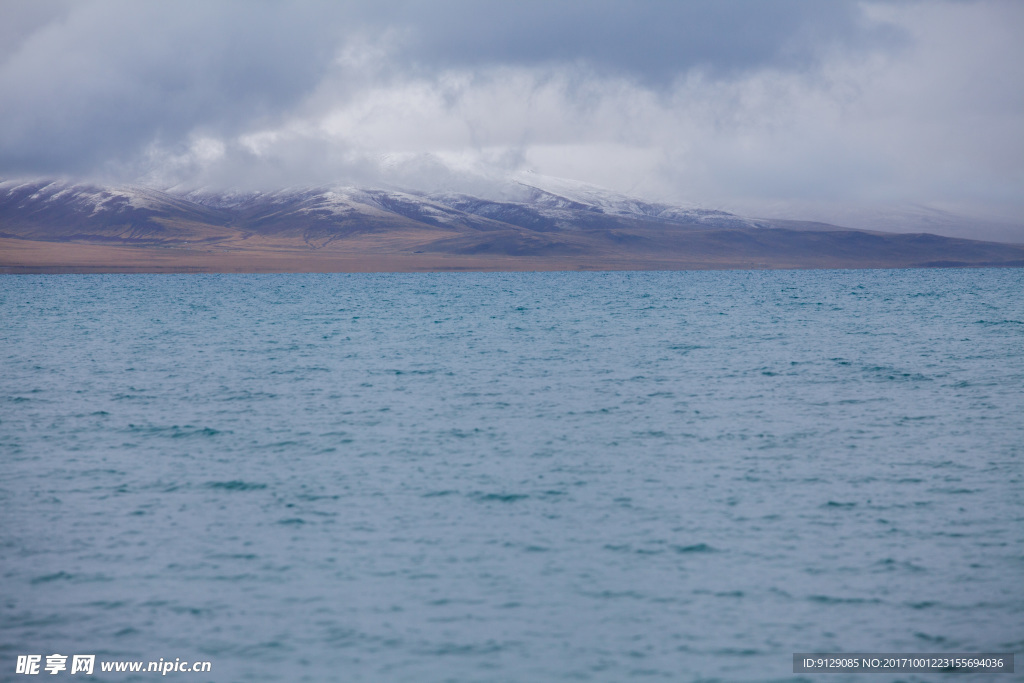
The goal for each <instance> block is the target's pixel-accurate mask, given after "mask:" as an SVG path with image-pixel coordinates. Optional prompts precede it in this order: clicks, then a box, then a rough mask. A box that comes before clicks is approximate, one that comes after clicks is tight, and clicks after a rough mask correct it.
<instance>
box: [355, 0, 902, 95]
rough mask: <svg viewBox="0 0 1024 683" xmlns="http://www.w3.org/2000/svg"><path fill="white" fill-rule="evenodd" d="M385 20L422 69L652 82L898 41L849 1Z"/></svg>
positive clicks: (410, 14)
mask: <svg viewBox="0 0 1024 683" xmlns="http://www.w3.org/2000/svg"><path fill="white" fill-rule="evenodd" d="M389 18H390V21H391V22H392V23H394V24H396V25H399V26H409V27H411V28H412V33H411V39H410V41H409V43H408V45H407V46H405V50H404V55H405V56H406V57H407V58H408V59H409V60H410V61H411V62H412V63H418V64H423V65H426V66H428V67H436V66H466V65H481V64H526V65H532V64H541V63H546V62H576V61H582V62H586V63H588V64H590V65H592V66H594V67H597V68H599V69H606V70H610V71H612V72H617V73H621V74H626V75H629V76H630V77H633V78H637V79H639V80H641V81H644V82H646V83H655V84H656V83H663V82H666V81H671V80H672V79H673V78H674V77H676V76H678V75H679V74H680V73H683V72H685V71H687V70H688V69H691V68H694V67H702V68H706V69H709V70H712V71H734V70H737V69H745V68H761V67H765V66H783V67H786V68H801V67H803V66H805V65H806V64H807V63H808V62H812V61H814V60H815V59H817V58H818V57H820V56H821V53H822V51H823V50H828V49H835V48H840V47H841V48H857V47H867V46H877V45H881V44H895V43H898V42H899V40H900V38H901V35H900V33H899V32H898V31H894V30H892V29H891V28H887V27H884V26H879V25H872V24H869V23H867V22H865V21H863V18H862V16H861V10H860V8H859V6H858V3H856V2H852V1H849V0H829V1H827V2H822V1H821V0H774V1H772V2H765V1H764V0H731V1H727V2H723V1H722V0H696V1H688V2H681V1H679V0H646V1H638V2H623V1H621V0H566V1H562V2H552V1H550V0H521V1H520V2H474V1H472V0H440V1H435V2H408V3H404V4H402V5H401V11H400V12H397V13H395V14H390V15H389ZM368 19H371V20H375V21H377V22H380V21H381V19H382V18H381V17H368Z"/></svg>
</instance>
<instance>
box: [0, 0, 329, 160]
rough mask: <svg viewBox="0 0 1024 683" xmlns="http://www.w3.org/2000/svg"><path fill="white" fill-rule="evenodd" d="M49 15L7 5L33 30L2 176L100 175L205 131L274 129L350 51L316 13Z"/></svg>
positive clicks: (167, 6) (7, 111)
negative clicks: (268, 125) (269, 122)
mask: <svg viewBox="0 0 1024 683" xmlns="http://www.w3.org/2000/svg"><path fill="white" fill-rule="evenodd" d="M41 4H43V5H45V4H46V3H41ZM38 5H39V4H38V3H31V4H29V3H17V2H15V3H8V4H4V5H0V24H4V25H7V26H10V25H18V24H20V25H22V26H24V27H25V28H28V29H29V30H28V31H26V34H22V35H21V36H20V40H19V41H18V44H17V45H16V46H15V47H14V48H13V49H5V50H4V61H3V62H2V64H0V93H2V99H0V172H5V173H11V172H40V173H44V172H51V173H52V172H70V173H75V172H83V171H89V170H94V169H96V168H97V167H98V166H101V165H103V164H104V163H105V162H111V161H113V162H117V161H123V160H124V158H125V157H126V156H128V155H132V154H137V153H138V152H139V151H140V149H142V148H144V147H145V146H146V145H147V144H148V143H151V142H153V141H164V142H171V143H173V142H174V141H175V140H177V139H179V138H181V137H182V136H183V135H185V134H186V133H188V132H189V131H191V130H193V129H195V128H196V127H204V128H207V129H209V130H210V131H211V132H224V131H230V130H231V129H234V128H239V127H243V126H246V125H250V124H251V123H252V122H254V121H259V120H261V119H264V118H268V117H272V116H274V115H275V114H277V113H279V112H281V111H283V110H285V109H287V108H288V107H289V106H291V105H293V104H294V103H295V101H296V100H297V99H298V98H300V97H302V96H303V95H304V94H305V93H307V92H308V91H309V90H310V89H311V88H312V87H314V86H315V85H316V83H317V82H318V81H319V80H320V78H322V76H323V73H324V72H325V70H326V69H327V67H328V66H329V64H330V60H331V58H332V56H333V54H334V49H335V46H336V44H337V42H338V40H339V39H340V32H339V31H338V29H337V27H336V25H335V22H333V21H328V22H326V23H325V22H322V21H320V15H321V14H322V12H321V11H320V10H321V9H322V8H320V7H314V6H309V5H299V6H294V7H293V6H285V5H283V4H271V3H261V2H231V3H228V2H210V3H200V2H160V3H156V2H102V3H92V2H82V3H78V4H74V5H71V6H68V5H60V6H54V7H53V10H54V11H53V13H52V14H51V15H49V16H48V15H46V14H45V13H41V12H40V11H39V6H38ZM41 19H49V21H40V20H41Z"/></svg>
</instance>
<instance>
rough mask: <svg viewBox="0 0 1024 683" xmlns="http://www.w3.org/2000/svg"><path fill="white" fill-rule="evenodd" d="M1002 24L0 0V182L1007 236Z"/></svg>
mask: <svg viewBox="0 0 1024 683" xmlns="http://www.w3.org/2000/svg"><path fill="white" fill-rule="evenodd" d="M1022 32H1024V3H1022V2H1019V1H1017V0H963V1H960V0H927V1H925V0H907V1H904V2H900V1H896V0H863V1H854V0H518V1H517V2H503V1H499V0H493V1H485V0H429V1H428V0H387V1H376V2H368V1H367V0H338V1H327V0H323V1H315V2H314V1H312V0H311V1H307V2H289V3H285V2H269V1H261V0H248V1H242V0H222V1H205V0H204V1H203V2H200V1H198V0H174V1H172V0H160V1H157V0H133V1H126V0H78V1H71V0H0V176H8V177H9V176H16V175H26V174H39V175H50V174H60V175H72V176H89V177H93V178H94V179H97V180H120V181H128V182H142V183H150V184H154V185H160V186H164V187H166V186H171V185H176V184H185V185H190V184H191V185H196V184H211V185H221V186H225V185H226V186H253V187H255V186H259V187H272V186H280V185H292V184H297V183H334V182H351V183H357V184H361V183H376V182H395V183H408V184H410V185H416V184H417V183H424V184H427V185H430V184H431V183H437V182H439V179H441V180H444V179H445V178H456V179H457V178H470V177H474V178H475V177H483V178H487V179H491V178H497V177H502V176H503V174H504V175H505V176H507V174H509V173H518V172H521V171H524V170H533V171H536V172H537V173H542V174H546V175H551V176H560V177H567V178H575V179H579V180H584V181H587V182H592V183H596V184H600V185H606V186H609V187H611V188H613V189H617V190H620V191H625V192H633V191H641V190H642V191H643V192H644V193H648V194H649V195H657V196H660V197H661V198H665V199H691V200H693V201H696V202H699V203H702V204H712V205H717V206H721V207H722V208H735V209H738V210H745V211H748V212H750V213H757V212H761V211H764V210H767V209H768V208H770V207H771V206H773V205H776V204H778V203H779V202H781V203H782V204H779V205H780V206H781V205H785V206H788V207H799V206H811V205H813V206H814V207H818V209H820V211H819V213H817V214H815V216H816V217H818V218H824V219H828V216H829V215H836V210H837V207H840V206H846V207H851V206H854V207H855V206H862V205H865V206H866V205H872V204H878V205H881V204H883V203H885V204H899V203H921V204H928V205H931V206H941V207H943V208H945V209H948V210H950V211H961V210H963V211H969V212H972V213H973V214H974V215H978V214H986V215H991V216H992V217H993V218H998V219H999V220H1004V219H1007V220H1012V221H1015V222H1016V221H1019V220H1020V216H1021V215H1022V214H1021V212H1022V211H1024V196H1022V192H1021V185H1020V178H1022V177H1024V168H1022V164H1024V161H1022V160H1024V133H1022V130H1024V129H1022V127H1021V125H1020V112H1021V111H1022V110H1024V72H1022V71H1021V70H1020V69H1019V67H1018V66H1017V65H1018V64H1020V63H1024V34H1022ZM449 171H451V173H449ZM444 182H445V183H447V182H448V180H444ZM452 182H453V183H454V180H453V181H452ZM459 182H462V181H461V180H460V181H459ZM488 182H489V181H488ZM431 186H433V185H431ZM816 210H817V209H816ZM786 212H787V214H788V215H795V214H792V213H791V212H790V209H788V208H787V209H786Z"/></svg>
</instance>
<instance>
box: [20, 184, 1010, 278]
mask: <svg viewBox="0 0 1024 683" xmlns="http://www.w3.org/2000/svg"><path fill="white" fill-rule="evenodd" d="M0 238H3V239H4V240H5V241H4V244H3V245H0V268H2V267H8V266H9V267H10V268H15V269H17V268H22V267H24V268H28V269H31V267H33V266H32V263H35V262H36V261H40V263H38V264H37V265H38V266H39V267H43V266H45V265H46V264H45V263H43V262H45V261H46V259H47V258H49V257H47V256H46V254H47V253H51V254H56V253H57V251H55V250H54V248H50V252H47V249H46V248H45V247H44V246H36V247H32V248H31V249H28V247H27V246H26V245H23V244H22V243H21V242H19V240H20V241H24V242H33V243H40V244H67V245H90V244H91V245H109V246H112V247H113V246H118V247H135V248H138V249H143V248H147V249H163V250H164V251H163V252H159V254H160V255H161V258H162V259H163V260H164V261H167V259H170V260H171V261H173V260H174V259H173V258H172V257H175V258H177V257H176V256H175V254H178V255H179V256H180V258H181V259H186V256H188V255H181V254H180V253H179V252H181V250H188V251H190V252H196V250H203V249H205V250H207V251H208V252H209V253H211V254H221V255H222V256H219V257H218V258H220V259H221V261H222V262H223V263H227V262H229V261H231V259H233V258H234V259H235V260H238V259H240V258H242V255H244V254H250V255H251V254H256V253H259V254H260V257H259V258H260V259H262V261H261V263H271V262H272V261H273V258H272V257H273V254H284V253H287V254H289V259H293V260H291V261H289V263H293V264H298V265H292V266H289V269H300V270H301V268H302V266H301V255H302V254H303V253H306V254H308V253H309V252H311V251H315V252H321V256H319V257H317V258H316V259H313V260H308V263H310V264H312V263H314V261H315V262H316V263H317V264H319V265H318V266H317V269H330V268H331V265H330V264H331V263H332V261H331V260H330V259H331V258H346V259H354V258H358V257H359V256H360V255H373V257H374V258H377V259H381V258H385V256H387V255H389V254H390V255H394V256H396V257H397V256H401V258H402V259H406V260H408V262H409V263H415V262H416V259H415V258H413V255H424V256H420V257H418V258H419V259H420V260H421V261H423V260H424V259H427V256H425V255H428V254H434V255H437V256H443V257H444V258H446V259H449V260H450V262H451V263H453V264H455V263H456V262H459V259H462V261H463V262H465V263H470V262H472V263H473V264H475V265H473V266H466V267H473V268H485V269H486V267H487V263H489V262H493V263H495V264H496V263H498V262H497V261H495V260H494V259H501V264H502V267H506V268H508V267H511V268H514V267H519V266H516V264H517V263H519V264H521V265H522V267H527V263H531V264H532V263H536V264H540V265H539V266H537V267H547V266H545V265H544V264H545V263H548V261H549V262H550V264H549V265H551V267H566V268H574V267H587V268H602V267H617V268H618V267H638V268H643V267H659V268H675V267H679V268H689V267H870V266H884V267H894V266H936V265H961V266H962V265H1024V248H1022V247H1020V246H1012V245H1000V244H995V243H988V242H976V241H972V240H962V239H953V238H947V237H938V236H935V235H925V234H909V235H908V234H902V235H898V234H889V233H881V232H866V231H857V230H849V229H845V228H841V227H838V226H834V225H828V224H823V223H807V222H800V221H785V220H758V219H750V218H745V217H742V216H737V215H735V214H730V213H727V212H724V211H714V210H707V209H701V208H698V207H693V206H673V205H669V204H661V203H656V202H648V201H644V200H640V199H637V198H634V197H629V196H626V195H621V194H618V193H614V192H609V191H605V190H601V189H600V188H595V187H593V186H589V185H585V184H582V183H575V182H573V181H566V180H560V179H553V178H543V177H539V176H525V177H521V178H517V179H516V180H515V182H514V183H513V184H512V185H511V186H510V188H509V191H508V192H507V193H506V195H505V196H502V197H501V198H497V199H496V198H494V197H489V198H483V197H475V196H471V195H466V194H457V193H433V194H428V193H421V192H415V191H406V190H397V189H367V188H353V187H317V188H292V189H282V190H277V191H273V192H238V191H229V192H223V191H210V190H191V191H187V192H170V191H160V190H154V189H149V188H138V187H100V186H96V185H90V184H76V183H72V182H68V181H63V180H49V179H37V180H30V181H19V180H7V181H2V182H0ZM168 249H171V250H178V251H175V252H169V251H166V250H168ZM2 250H6V251H7V252H11V253H13V251H18V252H19V253H20V254H22V256H19V257H18V258H29V257H27V256H24V254H27V253H28V251H31V252H32V253H33V254H36V256H33V257H32V259H36V261H32V262H31V263H29V262H28V261H26V262H25V263H21V262H20V261H19V262H18V263H19V264H21V265H18V264H15V263H14V261H16V260H17V259H15V258H14V257H10V258H5V256H6V255H5V254H4V252H3V251H2ZM79 251H81V252H82V253H85V252H84V251H83V250H79ZM90 253H93V252H90ZM111 253H112V254H113V252H111ZM147 253H150V252H147ZM153 253H157V252H153ZM60 254H61V256H60V259H58V260H60V262H61V263H65V264H66V263H69V262H73V261H74V259H75V256H74V254H75V250H74V249H68V248H64V249H62V250H60ZM131 254H136V255H138V258H142V252H141V251H136V252H131V251H129V252H124V251H123V250H120V251H117V252H116V258H115V257H114V256H111V258H112V259H114V261H113V262H112V263H111V264H109V267H110V268H111V269H113V270H117V269H118V268H120V267H121V266H120V265H118V264H120V263H121V262H122V261H124V260H125V259H128V260H129V261H131V259H132V258H134V257H132V256H131ZM232 254H233V255H234V256H232ZM332 255H333V256H332ZM194 256H195V253H192V254H191V256H188V257H189V258H192V257H194ZM53 258H56V256H54V257H53ZM147 258H148V257H147ZM32 259H29V261H31V260H32ZM294 259H299V260H298V261H295V260H294ZM409 259H411V260H409ZM453 259H454V260H453ZM488 259H490V261H488ZM510 259H511V260H510ZM517 259H518V260H517ZM538 259H539V260H538ZM545 259H547V260H548V261H544V260H545ZM186 260H187V259H186ZM207 261H209V264H208V265H206V266H204V268H208V269H213V270H216V269H218V268H219V266H217V263H218V262H217V261H216V259H213V260H210V259H207ZM168 263H170V261H168ZM204 263H206V261H204ZM403 263H405V261H403ZM445 263H448V261H445ZM5 264H6V265H5ZM129 265H131V264H129ZM54 267H57V266H56V265H55V266H54ZM125 267H126V268H127V267H128V266H125ZM134 267H135V266H132V268H134ZM167 267H168V268H171V269H173V266H167ZM338 267H339V268H340V267H341V266H338ZM403 267H404V266H403ZM439 267H440V266H439ZM445 267H448V266H445ZM450 267H452V268H456V267H462V266H456V265H452V266H450ZM225 268H227V267H226V266H225ZM232 268H233V269H238V268H241V269H244V266H238V268H235V267H234V266H232ZM384 268H385V269H387V268H386V267H384ZM267 269H271V270H272V269H273V267H272V266H267Z"/></svg>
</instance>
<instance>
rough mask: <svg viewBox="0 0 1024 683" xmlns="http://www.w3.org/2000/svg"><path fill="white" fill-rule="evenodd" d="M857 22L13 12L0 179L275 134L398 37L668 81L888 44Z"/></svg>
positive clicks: (651, 12) (561, 14)
mask: <svg viewBox="0 0 1024 683" xmlns="http://www.w3.org/2000/svg"><path fill="white" fill-rule="evenodd" d="M857 15H858V10H857V8H856V6H855V5H854V3H851V2H839V1H836V2H827V3H822V2H818V1H817V0H781V1H777V2H771V3H765V2H758V1H754V0H746V1H743V0H739V1H736V2H719V1H717V0H702V1H697V2H679V1H676V0H660V1H649V2H624V1H621V0H620V1H613V0H586V1H583V0H571V1H565V2H550V1H537V0H530V1H527V2H515V3H512V2H476V1H470V0H440V1H432V2H402V1H397V2H379V3H366V2H349V3H330V2H323V3H310V2H306V3H287V4H286V3H270V2H138V1H136V2H88V1H85V2H79V3H67V2H17V1H14V2H7V3H4V4H3V5H0V26H3V27H5V28H4V29H2V31H3V33H0V36H2V37H3V49H2V51H0V59H2V62H0V93H2V94H3V97H2V99H0V173H5V174H10V173H26V172H31V173H55V172H56V173H61V172H63V173H81V172H88V171H95V170H97V169H100V168H101V167H103V166H104V165H105V164H106V165H109V164H111V163H124V162H126V161H128V160H129V159H130V158H131V157H133V156H136V155H138V154H140V153H141V152H142V151H143V150H144V149H145V148H146V146H147V145H149V144H151V143H156V144H160V145H163V146H173V145H175V144H177V143H181V144H184V142H183V141H184V138H185V136H187V135H188V134H190V133H193V132H195V131H197V130H200V131H202V132H204V133H205V134H213V135H229V134H231V133H233V132H237V131H241V130H244V129H246V128H249V127H253V126H259V125H266V124H267V123H268V122H271V121H273V119H274V117H275V116H277V115H279V114H281V113H282V112H286V111H288V110H289V109H290V108H291V107H293V106H294V105H295V104H296V103H297V102H298V101H299V100H301V98H302V97H304V96H305V95H307V94H308V93H309V92H310V91H311V90H312V89H313V88H314V87H315V86H316V85H317V84H318V83H319V82H320V81H321V79H322V78H323V77H324V75H325V73H326V72H327V71H328V70H329V68H330V67H331V63H332V59H333V58H334V57H335V55H336V53H337V51H338V50H340V49H343V48H344V46H345V44H346V42H347V41H351V40H353V39H354V38H358V39H361V40H364V41H370V42H373V41H374V40H375V39H377V38H379V37H380V36H385V35H391V36H392V37H393V38H392V48H393V49H392V50H391V53H390V55H389V57H388V58H389V59H390V60H392V61H391V63H390V64H389V65H387V66H388V67H389V68H390V69H392V71H396V70H397V71H400V72H409V71H412V72H413V73H420V74H423V73H424V72H426V73H430V72H433V71H434V70H436V69H441V68H448V67H475V66H480V65H488V64H501V65H513V66H515V65H534V64H538V63H557V62H572V63H585V64H588V65H591V66H593V67H594V68H597V69H600V70H605V71H610V72H613V73H620V74H625V75H628V76H629V77H631V78H635V79H637V80H639V81H642V82H646V83H656V82H661V83H664V82H667V81H669V80H671V79H672V78H673V77H675V76H677V75H679V74H681V73H684V72H685V71H686V70H687V69H689V68H691V67H694V66H702V67H707V68H711V69H716V70H735V69H742V68H750V67H758V66H764V65H765V64H783V65H787V66H794V65H799V64H800V63H802V62H804V61H806V60H808V59H811V58H813V57H814V55H815V54H816V52H817V51H819V50H820V49H821V48H822V46H829V45H832V46H834V45H855V44H859V43H864V42H865V41H872V40H878V39H879V37H880V36H879V32H878V30H877V29H871V30H869V29H867V28H865V27H864V25H863V22H860V21H859V20H858V16H857ZM394 36H397V38H394ZM373 66H374V68H375V69H378V70H380V69H381V68H382V67H383V66H385V65H382V64H376V65H373Z"/></svg>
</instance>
